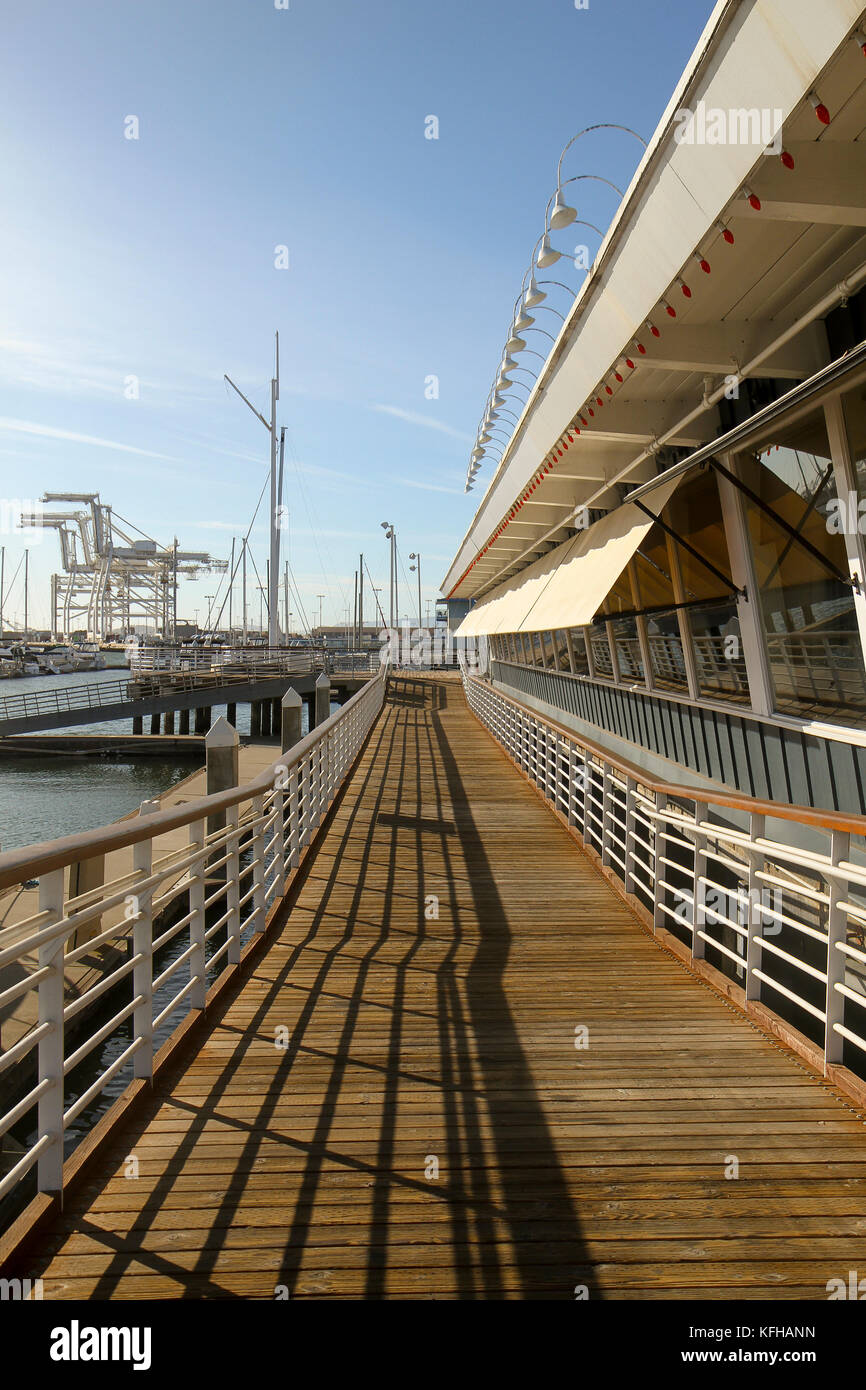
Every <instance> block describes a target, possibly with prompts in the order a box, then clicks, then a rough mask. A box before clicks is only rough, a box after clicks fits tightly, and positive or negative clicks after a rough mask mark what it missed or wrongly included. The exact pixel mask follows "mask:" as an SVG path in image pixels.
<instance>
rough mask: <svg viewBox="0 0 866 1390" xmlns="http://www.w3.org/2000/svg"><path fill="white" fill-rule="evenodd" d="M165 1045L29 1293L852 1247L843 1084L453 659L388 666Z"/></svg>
mask: <svg viewBox="0 0 866 1390" xmlns="http://www.w3.org/2000/svg"><path fill="white" fill-rule="evenodd" d="M431 894H432V895H435V896H436V898H438V908H439V915H438V918H435V917H428V916H426V915H425V906H426V907H427V910H428V911H429V904H430V895H431ZM577 1025H584V1026H585V1027H587V1028H588V1029H589V1047H588V1049H587V1050H578V1049H576V1048H575V1041H574V1030H575V1027H576V1026H577ZM277 1041H282V1042H283V1043H284V1044H285V1045H284V1046H277ZM185 1062H186V1066H185V1068H184V1069H180V1068H178V1069H176V1070H175V1071H174V1072H173V1073H172V1074H171V1075H170V1076H168V1077H166V1079H165V1080H163V1081H161V1082H160V1084H159V1085H158V1086H157V1087H156V1089H155V1093H154V1096H153V1099H152V1101H150V1102H148V1104H147V1106H146V1107H145V1108H144V1109H143V1110H142V1111H140V1112H139V1113H138V1114H137V1115H136V1116H135V1117H134V1118H133V1120H132V1121H131V1122H130V1124H129V1126H128V1129H127V1130H126V1131H125V1132H124V1133H123V1134H122V1135H121V1136H120V1137H119V1138H118V1139H117V1140H116V1141H115V1142H113V1143H112V1144H111V1145H110V1147H106V1149H105V1150H104V1152H103V1154H102V1155H101V1160H100V1161H101V1168H97V1170H96V1172H95V1173H94V1174H92V1175H91V1176H88V1178H87V1179H86V1180H85V1181H84V1182H83V1183H82V1184H81V1186H80V1187H79V1188H78V1189H77V1190H76V1191H74V1192H73V1194H72V1195H71V1197H70V1198H69V1199H68V1200H67V1204H66V1209H65V1211H64V1213H63V1215H62V1217H61V1218H60V1219H59V1220H58V1221H57V1222H56V1223H55V1224H54V1226H53V1228H52V1229H51V1230H50V1231H49V1232H48V1233H47V1234H46V1235H45V1237H44V1238H43V1240H42V1242H41V1246H40V1248H39V1251H38V1256H39V1258H38V1260H37V1261H35V1262H32V1263H34V1264H35V1265H36V1266H38V1267H36V1268H34V1271H33V1272H34V1274H40V1275H41V1276H42V1278H43V1280H44V1296H45V1298H46V1299H50V1298H79V1297H82V1298H86V1297H92V1298H176V1297H180V1296H183V1295H185V1296H187V1297H189V1296H193V1297H196V1296H197V1297H202V1298H231V1297H241V1298H273V1297H274V1293H275V1288H276V1287H277V1286H278V1285H285V1286H287V1287H288V1288H289V1289H290V1291H291V1295H292V1297H300V1298H304V1297H332V1298H358V1297H383V1296H390V1297H410V1298H429V1297H441V1298H460V1297H472V1298H475V1297H493V1298H499V1297H503V1298H527V1297H529V1298H534V1297H544V1298H552V1297H559V1298H569V1299H570V1298H573V1297H574V1296H575V1295H574V1290H575V1286H576V1285H582V1284H585V1285H587V1286H588V1288H589V1291H590V1296H591V1297H596V1298H598V1297H601V1298H614V1299H617V1298H622V1299H630V1298H647V1299H655V1298H701V1299H706V1300H711V1299H730V1298H749V1299H752V1298H782V1299H789V1298H821V1299H823V1298H826V1296H827V1295H826V1283H827V1280H828V1279H830V1278H834V1277H839V1276H843V1277H844V1276H845V1275H846V1272H847V1270H848V1268H849V1267H850V1268H855V1267H857V1262H858V1258H859V1256H860V1255H861V1254H862V1241H863V1234H864V1231H866V1128H864V1123H863V1119H862V1117H861V1116H860V1114H859V1112H857V1111H856V1110H855V1109H854V1107H853V1106H852V1105H851V1104H850V1103H846V1102H844V1101H843V1099H842V1098H841V1097H839V1096H838V1095H837V1093H836V1092H835V1091H833V1089H832V1088H831V1087H829V1086H828V1085H826V1084H823V1083H822V1082H821V1081H820V1080H819V1079H818V1078H817V1077H815V1076H814V1075H813V1074H812V1073H811V1072H809V1070H808V1069H807V1068H805V1067H804V1066H803V1065H802V1064H801V1063H799V1062H798V1061H797V1059H795V1058H794V1057H793V1056H792V1055H791V1054H790V1053H789V1052H787V1051H786V1049H785V1048H784V1047H783V1046H781V1045H780V1044H778V1043H776V1042H774V1041H772V1040H770V1039H768V1038H766V1037H765V1036H764V1035H763V1034H762V1033H761V1032H760V1031H759V1030H758V1029H757V1028H756V1027H755V1026H754V1025H753V1024H751V1023H750V1022H748V1021H746V1020H745V1019H744V1018H743V1017H742V1016H740V1015H739V1014H738V1013H737V1012H736V1011H735V1010H733V1009H732V1008H731V1007H730V1006H728V1005H726V1004H725V1002H724V1001H723V1000H721V999H720V998H718V997H717V996H716V995H715V994H714V993H713V992H712V991H711V990H709V989H708V988H706V987H705V986H703V985H701V984H700V983H699V982H697V981H696V980H695V979H694V978H693V977H692V976H691V974H690V973H689V972H688V971H687V970H685V969H684V968H683V967H682V966H681V965H680V964H679V963H678V962H677V961H675V960H674V959H673V958H672V957H671V956H670V955H669V954H667V953H666V952H664V951H662V950H660V949H659V948H658V947H657V946H656V944H655V943H654V942H652V941H651V940H650V939H649V937H648V936H647V934H646V933H645V932H644V931H643V930H642V929H641V927H640V926H639V925H638V923H637V922H636V921H635V919H634V918H633V917H632V915H631V913H630V912H629V911H628V909H627V908H626V907H625V906H624V905H623V904H622V903H621V901H620V900H619V899H618V898H617V896H616V895H615V893H614V892H613V890H612V889H611V888H610V887H609V886H608V884H607V883H606V882H605V881H604V880H603V878H602V877H601V876H600V875H599V874H598V873H597V871H596V869H595V868H594V867H593V865H592V864H591V862H590V861H589V859H588V858H587V857H586V856H585V855H583V854H582V853H581V852H580V850H579V849H578V848H577V846H576V845H575V843H574V841H573V840H572V839H571V838H570V836H569V835H568V834H567V833H566V831H565V830H564V829H563V827H562V826H561V825H560V824H559V823H558V822H557V820H556V819H555V818H554V817H553V816H552V815H551V814H550V812H549V811H548V810H547V809H546V808H545V807H544V805H543V804H542V803H541V801H540V800H539V799H538V798H537V797H536V795H535V794H534V792H533V791H532V789H531V788H530V787H529V786H528V784H527V783H526V781H525V780H524V779H523V778H521V777H520V776H519V774H518V773H517V772H516V771H515V770H514V769H513V767H512V766H511V764H510V763H509V762H508V761H507V759H506V758H505V757H504V755H503V753H502V752H501V750H499V748H498V747H497V746H496V744H495V743H494V741H493V740H492V739H491V738H490V737H489V736H488V735H487V734H486V732H485V731H484V730H483V729H482V728H481V727H480V725H479V724H478V723H477V721H476V720H475V719H474V718H473V717H472V715H471V714H470V712H469V711H468V709H467V707H466V704H465V701H464V699H463V694H462V690H461V689H460V686H459V684H458V683H457V682H455V681H454V680H453V679H449V678H437V677H434V676H431V677H425V678H421V679H418V680H411V681H405V682H401V681H399V680H398V681H397V682H395V683H394V684H393V685H392V690H391V695H390V698H389V702H388V704H387V705H386V708H385V711H384V713H383V716H382V718H381V720H380V721H379V723H378V725H377V726H376V728H375V729H374V731H373V734H372V736H371V739H370V741H369V743H368V745H367V748H366V749H365V752H364V754H363V756H362V758H361V760H360V762H359V764H358V766H357V767H356V769H355V770H354V772H353V774H352V777H351V779H350V783H349V785H348V788H347V791H346V795H345V796H344V797H343V799H342V800H341V802H340V804H339V806H338V807H337V809H336V812H335V814H334V816H333V818H332V820H331V823H330V824H329V826H328V827H327V830H326V832H325V834H324V837H323V839H322V842H321V844H320V846H319V847H318V848H317V851H316V853H315V855H314V857H313V859H312V860H311V863H310V867H309V872H308V873H307V874H306V876H305V878H304V881H303V884H302V886H301V888H300V890H299V895H298V898H297V901H296V902H295V904H294V906H293V909H292V912H291V914H290V916H289V919H288V922H287V923H286V925H285V926H284V927H283V928H282V930H281V933H280V935H279V937H278V939H277V940H276V941H275V942H274V944H273V945H272V946H271V948H270V949H269V950H268V952H267V953H266V954H265V955H264V956H263V957H262V958H261V959H260V960H259V961H258V963H257V964H256V966H255V969H254V970H253V972H252V974H251V976H250V978H249V979H248V980H247V982H246V983H245V985H244V986H243V988H242V990H241V991H240V993H239V994H238V995H237V996H236V997H235V998H234V1000H232V1001H231V1002H230V1003H229V1004H228V1005H227V1006H226V1007H225V1009H224V1011H223V1012H222V1014H221V1016H219V1017H217V1018H215V1019H214V1020H213V1021H212V1023H211V1024H210V1027H209V1029H208V1032H207V1035H206V1036H205V1038H204V1041H203V1043H202V1045H201V1047H200V1048H199V1050H198V1051H196V1052H194V1053H191V1054H189V1055H188V1056H187V1057H186V1058H185ZM730 1155H736V1156H737V1158H738V1159H739V1163H740V1175H739V1178H738V1179H736V1180H727V1179H726V1177H725V1165H726V1164H727V1163H728V1162H729V1156H730ZM130 1156H134V1158H135V1159H136V1161H137V1174H138V1175H137V1177H133V1178H127V1177H125V1176H124V1172H125V1171H126V1169H127V1168H128V1163H127V1160H128V1159H129V1157H130ZM434 1159H435V1160H436V1161H437V1162H438V1175H434V1173H433V1163H432V1160H434ZM861 1263H862V1260H861Z"/></svg>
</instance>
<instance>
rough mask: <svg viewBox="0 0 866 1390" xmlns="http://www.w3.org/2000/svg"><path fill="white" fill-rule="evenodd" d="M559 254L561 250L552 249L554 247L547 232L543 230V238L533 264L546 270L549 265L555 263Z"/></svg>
mask: <svg viewBox="0 0 866 1390" xmlns="http://www.w3.org/2000/svg"><path fill="white" fill-rule="evenodd" d="M561 255H562V252H561V251H557V250H555V249H554V247H552V246H551V244H550V236H549V234H548V233H547V232H545V234H544V240H543V242H542V243H541V247H540V248H539V252H538V255H537V256H536V258H535V264H536V265H537V266H540V268H541V269H542V270H546V269H547V267H548V266H549V265H555V264H556V262H557V261H558V260H559V258H560V256H561Z"/></svg>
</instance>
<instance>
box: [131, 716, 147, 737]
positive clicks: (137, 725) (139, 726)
mask: <svg viewBox="0 0 866 1390" xmlns="http://www.w3.org/2000/svg"><path fill="white" fill-rule="evenodd" d="M132 732H133V733H134V734H143V733H144V720H143V719H142V717H141V715H140V714H134V715H133V716H132Z"/></svg>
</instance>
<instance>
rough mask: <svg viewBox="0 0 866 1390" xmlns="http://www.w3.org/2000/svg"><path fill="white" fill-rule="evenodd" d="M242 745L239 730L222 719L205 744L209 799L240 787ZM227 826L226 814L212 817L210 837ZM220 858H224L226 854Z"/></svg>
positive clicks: (209, 826) (208, 829) (209, 827)
mask: <svg viewBox="0 0 866 1390" xmlns="http://www.w3.org/2000/svg"><path fill="white" fill-rule="evenodd" d="M239 745H240V738H239V737H238V731H237V729H236V728H235V727H234V726H233V725H232V724H230V723H229V722H228V720H227V719H223V717H222V715H220V717H219V719H218V720H217V721H216V723H215V724H214V726H213V728H212V729H211V730H210V732H209V733H208V735H207V737H206V739H205V741H204V747H205V763H206V767H207V771H206V779H207V795H208V796H212V795H214V793H216V792H227V791H231V789H232V787H236V786H237V784H238V748H239ZM225 823H226V817H225V812H224V811H220V812H218V813H217V814H216V815H214V816H208V822H207V833H208V834H209V835H211V834H213V833H214V831H217V830H222V829H223V828H224V827H225ZM217 857H218V858H220V859H221V858H222V851H220V853H219V855H218V856H217Z"/></svg>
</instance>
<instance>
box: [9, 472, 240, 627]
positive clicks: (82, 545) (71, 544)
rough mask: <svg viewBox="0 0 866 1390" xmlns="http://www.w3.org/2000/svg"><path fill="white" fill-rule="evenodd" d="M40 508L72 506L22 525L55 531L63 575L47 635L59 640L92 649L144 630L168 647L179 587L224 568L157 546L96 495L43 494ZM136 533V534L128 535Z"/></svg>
mask: <svg viewBox="0 0 866 1390" xmlns="http://www.w3.org/2000/svg"><path fill="white" fill-rule="evenodd" d="M41 500H42V502H43V503H46V502H63V503H73V504H77V509H76V510H72V511H66V510H63V511H43V510H40V511H38V512H33V513H25V514H24V515H22V517H21V525H22V526H27V527H44V528H47V529H52V530H56V531H57V532H58V533H59V536H60V559H61V573H59V574H53V575H52V576H51V614H52V620H51V627H52V633H53V635H54V636H55V637H56V638H66V639H69V638H70V637H71V636H72V634H73V633H74V632H80V631H82V630H84V631H86V633H87V640H88V641H91V642H101V641H104V640H105V639H106V638H107V637H108V636H109V635H119V634H122V635H123V636H124V637H126V636H128V635H129V634H131V633H133V632H135V631H138V630H140V629H143V630H144V631H145V632H151V633H153V634H155V633H157V632H160V633H162V634H163V636H164V637H165V638H166V640H173V639H174V637H175V630H176V626H177V581H178V578H179V577H181V576H184V577H186V578H188V579H194V578H196V576H197V575H198V573H199V571H201V570H204V571H207V572H209V573H221V572H224V571H225V570H226V569H227V568H228V561H226V560H216V559H214V558H213V556H211V555H209V554H208V553H207V552H206V551H200V550H179V549H178V544H177V537H175V538H174V541H173V543H172V544H171V545H170V546H163V545H160V544H159V542H158V541H156V540H154V539H153V538H152V537H151V536H147V535H145V534H144V533H143V532H140V531H139V530H138V528H137V527H135V526H131V525H130V523H129V522H122V521H118V518H117V516H116V515H115V514H114V513H113V512H112V509H111V507H110V506H108V505H107V504H106V503H104V502H100V500H99V493H98V492H46V493H45V494H44V495H43V497H42V499H41ZM133 533H135V534H133Z"/></svg>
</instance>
